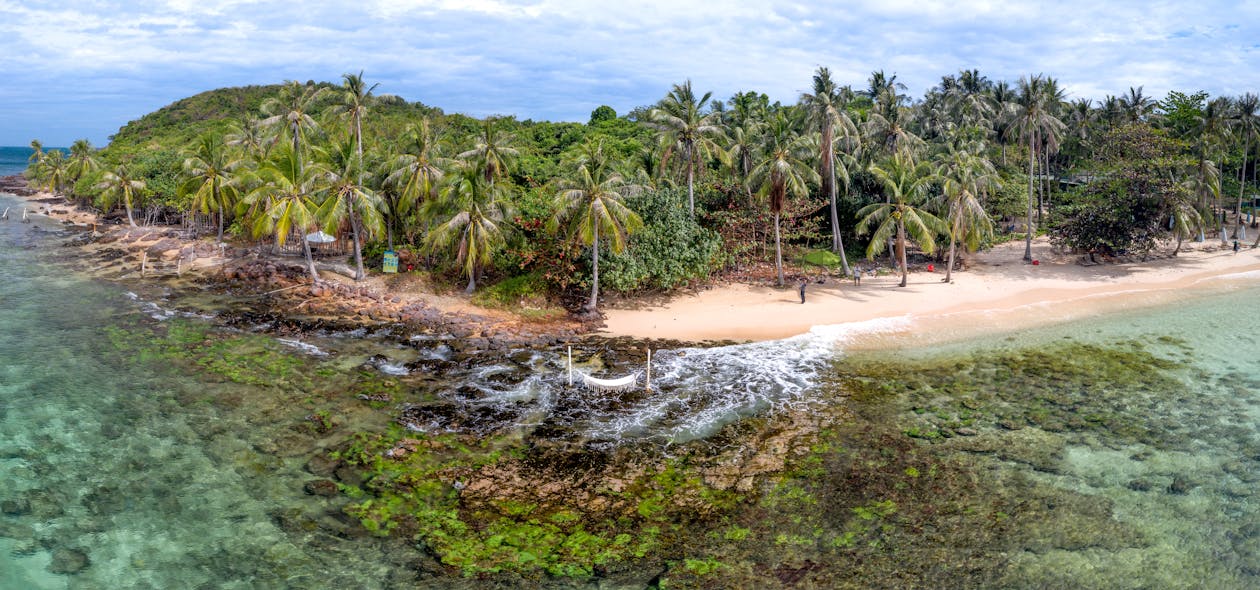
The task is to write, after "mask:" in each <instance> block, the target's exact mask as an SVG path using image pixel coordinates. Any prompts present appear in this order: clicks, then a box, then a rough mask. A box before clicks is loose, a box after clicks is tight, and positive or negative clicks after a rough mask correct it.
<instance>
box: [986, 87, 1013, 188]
mask: <svg viewBox="0 0 1260 590" xmlns="http://www.w3.org/2000/svg"><path fill="white" fill-rule="evenodd" d="M1017 96H1018V95H1017V94H1016V93H1015V90H1014V89H1012V88H1011V85H1010V83H1009V82H1006V81H1005V80H1003V81H1001V82H998V83H997V84H994V85H993V89H992V90H990V91H989V98H990V100H992V101H993V108H994V111H995V113H994V116H993V135H994V137H996V138H997V141H998V145H999V146H1001V148H1002V166H1003V167H1005V166H1006V144H1007V141H1008V140H1009V139H1010V130H1011V127H1012V125H1013V123H1014V121H1015V117H1014V114H1015V100H1016V98H1017Z"/></svg>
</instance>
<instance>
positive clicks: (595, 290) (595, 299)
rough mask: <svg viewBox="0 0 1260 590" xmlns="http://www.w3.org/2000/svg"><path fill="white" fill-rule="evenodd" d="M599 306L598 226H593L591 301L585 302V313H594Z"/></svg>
mask: <svg viewBox="0 0 1260 590" xmlns="http://www.w3.org/2000/svg"><path fill="white" fill-rule="evenodd" d="M598 304H599V224H598V223H596V224H595V240H594V245H593V246H591V299H590V301H587V302H586V309H587V311H595V307H596V305H598Z"/></svg>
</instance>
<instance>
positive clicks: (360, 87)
mask: <svg viewBox="0 0 1260 590" xmlns="http://www.w3.org/2000/svg"><path fill="white" fill-rule="evenodd" d="M341 79H342V84H341V88H342V90H341V93H340V95H339V96H338V97H337V99H338V104H337V105H335V106H334V107H333V112H334V113H338V114H341V115H343V116H345V117H346V118H348V119H350V132H351V134H352V135H353V136H354V146H355V153H357V154H358V157H359V161H358V163H357V164H358V166H359V168H360V170H362V167H363V117H365V116H367V112H368V105H369V104H370V103H371V102H372V99H373V98H375V97H374V96H372V91H374V90H376V87H377V86H380V84H379V83H377V84H373V85H371V86H368V85H367V82H365V81H364V80H363V71H362V70H359V73H358V74H342V75H341Z"/></svg>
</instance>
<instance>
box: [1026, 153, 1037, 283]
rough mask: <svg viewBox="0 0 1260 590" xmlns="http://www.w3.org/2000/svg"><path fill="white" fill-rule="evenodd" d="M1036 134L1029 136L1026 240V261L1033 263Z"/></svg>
mask: <svg viewBox="0 0 1260 590" xmlns="http://www.w3.org/2000/svg"><path fill="white" fill-rule="evenodd" d="M1035 135H1036V134H1035V133H1030V134H1028V227H1027V228H1026V229H1027V230H1028V236H1027V237H1026V238H1025V239H1024V261H1025V262H1032V213H1033V212H1032V210H1033V163H1034V162H1036V161H1037V155H1036V154H1037V150H1035V149H1034V146H1033V137H1034V136H1035Z"/></svg>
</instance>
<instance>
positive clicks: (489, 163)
mask: <svg viewBox="0 0 1260 590" xmlns="http://www.w3.org/2000/svg"><path fill="white" fill-rule="evenodd" d="M500 127H501V125H500V124H499V119H497V118H495V117H490V118H487V119H486V120H485V121H482V123H481V134H480V135H479V136H478V137H477V144H476V146H475V147H473V149H471V150H468V151H465V152H462V153H460V154H459V157H460V158H462V159H464V160H468V161H470V162H472V163H473V164H474V166H475V167H476V168H478V169H480V170H481V171H482V175H483V176H485V180H486V182H488V183H494V182H496V181H498V180H499V179H501V178H503V177H505V176H507V174H508V171H510V170H511V169H512V166H514V165H515V164H516V161H517V159H519V158H520V156H521V153H520V151H519V150H517V149H516V148H514V147H512V142H513V141H514V140H515V139H516V138H515V137H514V136H513V135H511V134H510V133H504V132H503V131H502V130H501V129H500Z"/></svg>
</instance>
